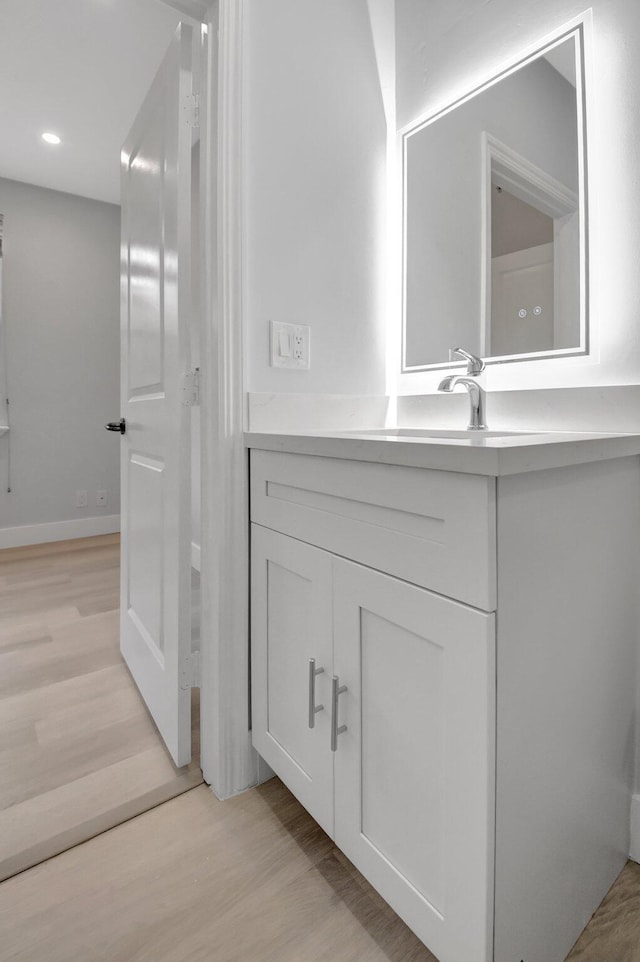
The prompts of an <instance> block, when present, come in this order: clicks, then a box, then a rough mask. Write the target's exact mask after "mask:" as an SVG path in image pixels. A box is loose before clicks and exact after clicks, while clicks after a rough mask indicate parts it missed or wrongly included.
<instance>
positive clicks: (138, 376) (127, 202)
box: [120, 24, 193, 765]
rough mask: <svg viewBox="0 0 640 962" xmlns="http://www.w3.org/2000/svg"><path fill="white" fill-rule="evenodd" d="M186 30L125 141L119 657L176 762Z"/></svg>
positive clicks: (183, 540)
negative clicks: (124, 429)
mask: <svg viewBox="0 0 640 962" xmlns="http://www.w3.org/2000/svg"><path fill="white" fill-rule="evenodd" d="M192 43H193V34H192V30H191V28H190V27H187V26H185V25H184V24H182V25H181V26H180V27H179V28H178V31H177V33H176V35H175V37H174V39H173V41H172V43H171V46H170V48H169V50H168V51H167V54H166V56H165V59H164V61H163V63H162V65H161V67H160V70H159V71H158V74H157V75H156V78H155V80H154V82H153V84H152V87H151V89H150V91H149V93H148V95H147V97H146V99H145V101H144V103H143V105H142V108H141V110H140V112H139V114H138V116H137V118H136V121H135V123H134V125H133V128H132V130H131V132H130V134H129V137H128V138H127V141H126V143H125V145H124V147H123V150H122V247H121V257H122V266H121V277H122V309H121V354H122V357H121V362H122V370H121V399H122V415H123V416H124V418H125V420H126V433H125V434H124V435H123V445H124V447H123V451H122V588H121V635H120V639H121V641H120V643H121V650H122V654H123V656H124V658H125V661H126V662H127V665H128V667H129V669H130V671H131V673H132V675H133V677H134V679H135V681H136V684H137V685H138V688H139V689H140V692H141V693H142V696H143V698H144V700H145V702H146V704H147V707H148V708H149V711H150V712H151V715H152V716H153V718H154V721H155V722H156V725H157V726H158V729H159V731H160V734H161V735H162V737H163V739H164V741H165V743H166V745H167V748H168V749H169V751H170V753H171V755H172V757H173V760H174V762H175V763H176V765H185V764H187V763H188V762H189V761H190V759H191V694H190V683H191V678H190V672H189V660H190V657H191V611H190V605H191V602H190V577H191V561H190V555H191V530H190V526H191V518H190V409H189V408H188V407H185V406H184V405H183V404H182V398H181V395H180V391H181V386H182V379H183V376H184V374H185V373H186V371H187V370H188V369H189V333H190V326H191V323H192V318H191V303H190V294H191V265H190V231H191V226H190V213H191V211H190V207H191V204H190V200H191V193H190V184H191V163H192V160H191V147H192V143H191V141H192V130H191V127H190V126H189V125H188V124H186V123H185V122H184V118H183V108H182V105H183V103H184V102H185V98H186V97H187V96H189V95H191V93H192V73H191V64H192Z"/></svg>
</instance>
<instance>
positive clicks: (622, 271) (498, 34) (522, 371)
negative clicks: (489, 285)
mask: <svg viewBox="0 0 640 962" xmlns="http://www.w3.org/2000/svg"><path fill="white" fill-rule="evenodd" d="M585 6H586V5H585V4H584V2H582V0H535V2H532V0H493V2H492V3H491V4H478V3H476V2H475V0H459V2H457V3H455V4H452V3H450V2H449V0H434V2H431V3H428V4H425V3H423V2H422V0H397V3H396V13H397V20H396V34H397V113H398V125H399V126H404V125H406V124H408V123H409V122H410V121H411V120H412V118H414V117H417V116H419V115H421V114H423V113H425V114H426V113H431V112H435V110H437V109H438V108H439V107H440V106H444V105H445V104H447V103H450V102H452V101H453V100H455V99H456V98H457V97H458V96H460V95H462V94H463V93H464V92H465V91H468V90H470V89H473V88H474V87H476V86H477V85H479V84H480V83H482V82H483V81H485V80H486V79H488V77H489V76H491V75H492V74H494V73H495V72H496V70H498V69H499V68H500V67H501V65H503V64H504V63H505V62H508V61H510V60H511V59H513V58H514V57H516V56H517V55H518V54H519V53H520V52H521V51H522V50H523V49H524V48H526V47H528V46H530V45H532V44H534V43H536V42H537V41H539V40H541V39H543V38H544V37H545V36H546V35H547V34H548V33H550V32H551V31H553V30H555V29H556V28H559V27H561V26H562V25H563V24H565V23H566V22H567V21H568V20H569V19H571V18H572V17H575V16H577V15H578V14H580V13H582V11H583V9H584V8H585ZM591 6H592V9H593V43H592V49H591V50H590V51H588V52H587V56H588V66H589V68H590V70H589V73H590V75H589V76H588V77H587V84H588V99H587V138H588V167H589V171H588V175H589V218H590V220H589V234H590V244H591V257H590V270H591V338H592V353H591V355H590V356H589V357H586V358H570V359H569V358H567V359H563V360H551V361H531V362H526V363H512V364H504V365H497V366H494V367H492V368H491V370H490V371H489V372H488V375H487V385H488V387H489V388H490V389H491V390H494V391H497V390H525V389H536V390H537V389H540V388H553V387H558V388H559V387H567V386H583V385H605V384H634V383H638V382H639V381H640V272H639V271H638V270H637V259H638V251H639V250H640V217H638V209H639V208H640V182H639V181H638V177H637V169H638V153H639V151H640V127H639V126H638V123H637V118H638V116H639V115H640V67H639V64H640V23H639V21H640V10H639V7H638V3H637V0H593V2H592V4H591ZM437 379H438V372H436V373H434V374H432V375H429V374H422V375H417V374H414V375H406V376H404V377H403V378H401V379H400V392H401V393H405V394H406V393H408V394H419V393H423V392H428V393H431V392H433V391H434V390H435V387H436V384H437Z"/></svg>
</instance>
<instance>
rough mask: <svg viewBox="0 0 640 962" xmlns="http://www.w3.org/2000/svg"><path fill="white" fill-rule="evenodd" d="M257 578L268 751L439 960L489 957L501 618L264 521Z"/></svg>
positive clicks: (263, 730)
mask: <svg viewBox="0 0 640 962" xmlns="http://www.w3.org/2000/svg"><path fill="white" fill-rule="evenodd" d="M252 580H253V602H252V621H253V653H252V666H253V693H254V697H253V706H254V709H253V739H254V745H255V747H256V749H257V750H258V752H259V753H260V754H261V755H262V756H263V758H265V759H266V761H267V762H268V763H269V764H270V765H271V767H272V768H273V769H274V771H276V772H277V773H278V775H279V776H280V777H281V778H282V779H283V781H284V782H285V783H286V784H287V785H288V786H289V787H290V788H291V790H292V791H293V793H294V794H295V795H296V796H297V797H298V798H299V800H300V801H301V802H302V804H303V805H304V806H305V807H306V808H307V809H308V811H309V812H310V813H311V814H312V815H313V816H314V818H316V820H317V821H318V822H319V823H320V824H321V825H322V827H323V828H324V829H325V831H326V832H328V834H329V835H331V836H332V837H333V838H335V840H336V843H337V844H338V845H339V846H340V848H341V849H342V850H343V851H344V852H345V854H346V855H348V856H349V858H350V859H351V860H352V861H353V862H354V864H356V865H357V866H358V868H359V869H360V870H361V871H362V872H363V874H364V875H366V876H367V878H368V879H369V880H370V881H371V882H372V884H373V885H374V886H375V887H376V888H377V889H378V890H379V891H380V893H381V894H382V895H383V896H384V897H385V898H386V899H387V900H388V901H389V902H390V903H391V904H392V905H394V906H395V907H397V908H398V910H399V911H400V910H401V911H402V914H403V916H404V917H405V918H406V919H407V921H408V922H409V924H410V925H411V926H412V927H413V928H414V929H415V931H416V932H417V933H418V934H419V935H420V937H421V938H422V939H423V940H424V941H425V942H427V943H428V944H429V946H430V947H432V948H433V951H435V952H441V953H442V959H445V960H446V959H447V958H460V959H466V960H468V962H475V960H478V962H480V960H484V959H486V958H487V956H486V942H487V925H488V921H487V920H488V918H489V917H490V908H491V906H490V903H491V901H492V892H490V891H489V889H488V884H489V878H488V874H487V871H486V865H487V860H488V852H487V845H488V844H489V845H491V846H492V842H493V839H492V837H489V836H488V832H487V827H488V823H489V819H490V813H491V812H492V811H493V784H492V781H491V784H490V782H489V778H490V776H489V773H490V772H491V771H492V770H493V731H494V725H493V713H494V703H495V695H494V686H495V669H494V623H493V622H494V617H493V615H491V614H486V613H484V612H480V611H476V610H474V609H472V608H469V607H467V606H465V605H461V604H459V603H457V602H454V601H451V600H449V599H448V598H443V597H441V596H439V595H436V594H433V593H431V592H428V591H425V590H424V589H423V588H418V587H416V586H414V585H410V584H407V583H406V582H403V581H399V580H398V579H396V578H392V577H389V576H388V575H385V574H381V573H380V572H378V571H373V570H372V569H370V568H366V567H364V566H363V565H360V564H354V563H352V562H349V561H345V560H343V559H342V558H338V557H335V556H334V555H332V554H330V553H329V552H327V551H324V550H322V549H319V548H315V547H311V546H309V545H307V544H303V543H302V542H300V541H297V540H295V539H293V538H291V537H289V536H286V535H282V534H278V533H276V532H274V531H270V530H268V529H266V528H262V527H260V526H258V525H254V526H253V532H252ZM311 658H313V659H315V666H314V665H313V664H311V663H310V659H311ZM314 669H315V671H318V669H322V671H321V672H318V673H317V674H314V675H313V681H311V679H310V672H312V671H314ZM333 676H336V681H335V682H333V686H332V679H333ZM332 687H337V690H338V691H339V692H341V693H340V694H339V695H337V705H336V708H335V710H334V709H333V705H332ZM343 688H344V689H345V690H342V689H343ZM314 702H315V705H316V707H319V706H320V705H322V706H323V707H322V709H321V710H319V711H318V712H317V713H316V714H315V715H314V717H313V721H314V727H313V728H310V727H309V712H310V711H311V712H312V711H313V705H314ZM343 726H344V727H345V730H344V731H341V732H340V734H337V732H338V731H340V729H341V728H342V727H343ZM332 728H333V729H334V730H335V734H334V736H333V737H334V739H335V749H336V750H335V752H334V751H332ZM470 786H474V787H473V790H472V791H470V788H469V787H470ZM400 907H401V908H400Z"/></svg>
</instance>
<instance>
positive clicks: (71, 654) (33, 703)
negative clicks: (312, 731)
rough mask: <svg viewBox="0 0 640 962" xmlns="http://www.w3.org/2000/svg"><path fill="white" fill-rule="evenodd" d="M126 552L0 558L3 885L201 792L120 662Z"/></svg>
mask: <svg viewBox="0 0 640 962" xmlns="http://www.w3.org/2000/svg"><path fill="white" fill-rule="evenodd" d="M119 550H120V549H119V538H118V536H117V535H104V536H101V537H96V538H84V539H82V540H77V541H66V542H57V543H54V544H50V545H36V546H30V547H26V548H12V549H5V550H3V551H0V879H2V878H6V877H8V876H10V875H13V874H15V873H16V872H19V871H22V870H23V869H25V868H27V867H28V866H30V865H34V864H36V863H37V862H39V861H42V860H43V859H45V858H49V857H50V856H52V855H55V854H57V853H58V852H61V851H63V850H64V849H66V848H68V847H69V846H70V845H75V844H77V843H78V842H81V841H84V840H85V839H87V838H90V837H91V836H93V835H95V834H96V833H98V832H101V831H104V830H105V829H107V828H111V827H112V826H113V825H117V824H118V823H119V822H121V821H123V820H125V819H127V818H131V817H132V816H133V815H136V814H138V813H139V812H143V811H145V810H146V809H148V808H150V807H153V806H154V805H157V804H159V803H160V802H163V801H166V800H167V799H169V798H172V797H174V796H175V795H177V794H179V793H180V792H183V791H186V790H188V789H189V788H192V787H194V785H197V784H199V783H200V782H201V781H202V775H201V772H200V769H199V764H198V759H197V756H196V758H195V760H194V762H193V763H192V764H191V766H189V767H188V768H185V769H176V768H175V766H174V765H173V763H172V761H171V759H170V757H169V755H168V754H167V752H166V750H165V748H164V745H163V744H162V741H161V739H160V736H159V735H158V733H157V731H156V729H155V726H154V724H153V722H152V721H151V719H150V717H149V715H148V714H147V711H146V708H145V706H144V703H143V702H142V699H141V698H140V696H139V694H138V691H137V689H136V687H135V685H134V683H133V681H132V680H131V677H130V675H129V673H128V671H127V669H126V667H125V665H124V662H123V661H122V658H121V656H120V651H119V610H118V608H119V594H120V588H119ZM194 707H195V712H194V723H195V726H196V729H197V723H198V717H197V716H198V712H197V702H196V704H195V706H194ZM196 748H197V744H196Z"/></svg>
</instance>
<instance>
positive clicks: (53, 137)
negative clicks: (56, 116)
mask: <svg viewBox="0 0 640 962" xmlns="http://www.w3.org/2000/svg"><path fill="white" fill-rule="evenodd" d="M42 139H43V140H44V141H45V143H47V144H59V143H60V142H61V141H60V138H59V137H58V135H57V134H43V135H42Z"/></svg>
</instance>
